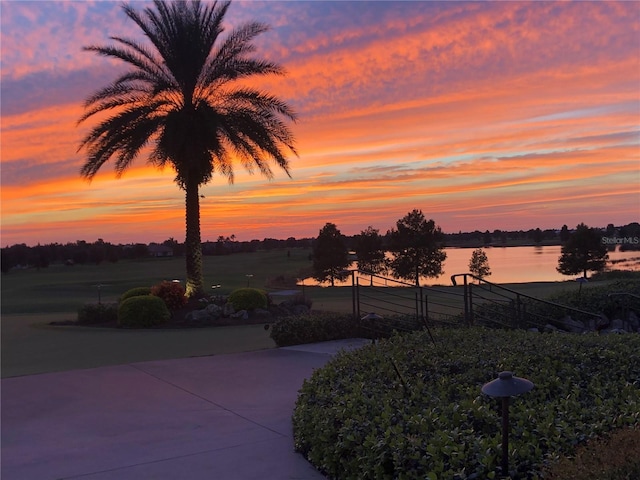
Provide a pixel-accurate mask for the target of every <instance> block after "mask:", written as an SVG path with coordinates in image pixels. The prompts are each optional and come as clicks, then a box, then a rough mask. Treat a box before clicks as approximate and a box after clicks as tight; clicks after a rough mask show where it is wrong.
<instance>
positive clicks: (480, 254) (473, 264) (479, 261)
mask: <svg viewBox="0 0 640 480" xmlns="http://www.w3.org/2000/svg"><path fill="white" fill-rule="evenodd" d="M469 271H470V272H471V273H472V274H474V275H475V276H476V277H480V278H484V277H488V276H489V275H491V268H489V259H488V258H487V254H486V252H485V251H484V250H483V249H482V248H476V249H475V250H474V251H473V253H472V254H471V259H470V260H469Z"/></svg>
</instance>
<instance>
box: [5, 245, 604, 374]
mask: <svg viewBox="0 0 640 480" xmlns="http://www.w3.org/2000/svg"><path fill="white" fill-rule="evenodd" d="M310 253H311V251H310V250H309V249H295V248H292V249H282V250H271V251H258V252H254V253H243V254H235V255H228V256H219V257H205V258H204V272H205V285H206V286H207V287H210V286H211V285H218V284H219V285H220V288H219V289H216V290H209V291H211V292H212V293H219V294H228V293H230V292H231V291H232V290H234V289H236V288H239V287H245V286H247V284H250V285H251V286H252V287H257V288H265V289H267V290H269V291H273V290H274V289H277V288H285V289H286V288H289V289H290V288H293V289H297V290H301V291H303V292H304V294H305V295H306V296H307V297H309V298H310V299H311V300H312V301H313V309H314V310H322V311H330V312H338V313H350V312H351V311H352V308H353V307H352V297H351V288H349V287H347V288H324V287H311V286H295V283H293V284H292V283H291V281H292V279H295V278H296V277H298V276H307V273H302V272H308V271H309V268H310V265H311V261H310V260H309V254H310ZM184 271H185V265H184V259H183V258H157V259H156V258H149V259H144V260H137V261H121V262H118V263H115V264H111V263H103V264H100V265H76V266H73V267H66V266H63V265H51V266H50V267H49V268H46V269H41V270H35V269H30V270H14V271H12V272H11V273H9V274H7V275H3V276H2V284H1V292H2V304H1V313H2V320H1V322H0V326H1V328H2V376H14V375H25V374H32V373H42V372H46V371H55V370H65V369H71V368H89V367H93V366H99V365H106V364H115V363H126V362H129V361H141V360H147V359H152V358H158V359H160V358H177V357H180V356H190V355H206V354H214V353H230V351H231V350H233V349H235V350H233V351H245V350H250V349H259V348H272V347H274V346H275V344H274V343H273V341H272V340H271V339H270V338H269V336H268V332H264V330H260V329H262V326H257V327H256V326H253V327H246V328H245V329H240V330H237V331H234V330H233V329H231V328H229V329H220V328H217V329H197V330H195V331H185V332H179V331H171V332H117V331H104V330H100V329H96V328H95V327H93V328H78V327H70V328H67V327H55V328H53V327H50V326H49V325H48V324H49V323H50V322H51V321H60V320H75V319H76V318H77V311H78V309H79V308H80V307H81V306H82V305H84V304H86V303H93V302H97V301H98V295H100V299H101V301H103V302H111V301H116V300H117V299H118V297H119V296H120V295H121V294H122V293H124V292H125V291H126V290H128V289H130V288H133V287H139V286H151V285H154V284H156V283H159V282H161V281H162V280H173V279H182V278H184ZM247 275H252V277H247ZM278 277H280V278H279V280H280V282H276V281H275V280H278ZM283 279H284V280H285V282H282V280H283ZM287 282H288V284H287ZM598 283H599V282H593V284H589V285H588V286H586V288H588V287H589V286H591V285H596V284H598ZM98 285H102V286H101V287H98ZM508 286H509V287H511V288H513V289H515V290H518V291H520V292H522V293H526V294H528V295H532V296H536V297H541V298H544V297H545V296H548V295H550V294H552V293H557V292H558V291H560V290H570V289H575V288H576V285H575V282H541V283H528V284H526V283H522V284H514V285H508ZM439 288H443V289H447V290H452V289H454V290H455V289H456V288H457V289H460V287H452V286H448V287H439ZM583 288H585V287H583ZM452 298H453V297H452ZM455 307H456V305H451V308H454V309H455ZM238 328H239V327H238ZM240 333H242V335H240ZM243 336H246V342H243V340H242V338H243ZM225 339H226V340H225ZM225 342H226V344H225ZM230 349H231V350H230Z"/></svg>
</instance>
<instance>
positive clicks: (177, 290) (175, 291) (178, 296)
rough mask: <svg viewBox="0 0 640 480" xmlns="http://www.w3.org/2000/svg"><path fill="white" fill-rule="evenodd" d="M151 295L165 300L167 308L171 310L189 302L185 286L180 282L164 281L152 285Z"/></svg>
mask: <svg viewBox="0 0 640 480" xmlns="http://www.w3.org/2000/svg"><path fill="white" fill-rule="evenodd" d="M151 295H155V296H156V297H160V298H161V299H162V300H164V303H165V304H166V305H167V308H168V309H169V310H171V311H174V310H178V309H179V308H181V307H184V306H185V305H186V304H187V297H185V290H184V287H183V286H182V284H181V283H179V282H167V281H164V282H162V283H159V284H157V285H154V286H153V287H151Z"/></svg>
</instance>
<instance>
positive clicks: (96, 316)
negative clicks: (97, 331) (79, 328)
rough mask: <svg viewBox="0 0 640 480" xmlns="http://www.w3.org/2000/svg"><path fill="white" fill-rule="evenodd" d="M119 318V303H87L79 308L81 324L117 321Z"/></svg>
mask: <svg viewBox="0 0 640 480" xmlns="http://www.w3.org/2000/svg"><path fill="white" fill-rule="evenodd" d="M117 319H118V304H117V303H87V304H86V305H83V306H82V307H81V308H80V309H79V310H78V323H79V324H80V325H91V324H94V323H107V322H115V321H116V320H117Z"/></svg>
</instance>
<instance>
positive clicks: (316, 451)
mask: <svg viewBox="0 0 640 480" xmlns="http://www.w3.org/2000/svg"><path fill="white" fill-rule="evenodd" d="M433 333H434V336H435V340H436V344H435V345H434V344H432V343H431V341H430V338H429V336H428V333H427V332H420V333H411V334H405V335H402V336H394V337H392V338H391V339H390V340H385V341H381V342H379V343H378V344H377V345H371V346H365V347H364V348H361V349H359V350H357V351H354V352H349V353H341V354H339V355H338V356H336V357H335V358H334V359H333V360H331V361H330V362H329V363H328V364H327V365H326V366H325V367H324V368H321V369H318V370H316V371H315V372H314V373H313V375H312V377H311V378H310V379H309V380H307V381H305V382H304V384H303V387H302V389H301V391H300V395H299V397H298V400H297V402H296V407H295V410H294V414H293V428H294V441H295V447H296V450H298V451H299V452H302V453H303V454H304V455H305V456H306V457H307V458H308V459H309V460H310V461H311V463H312V464H314V465H315V466H316V467H317V468H318V469H319V470H320V471H322V472H323V473H325V474H326V475H327V476H329V477H330V478H334V479H341V478H342V479H344V478H403V479H433V478H437V479H441V478H446V479H452V480H454V479H455V480H471V479H490V478H499V477H500V473H501V472H500V458H501V445H500V442H501V423H500V415H499V401H497V400H496V399H492V398H489V397H487V396H485V395H482V394H481V393H480V389H481V387H482V385H483V384H485V383H486V382H489V381H491V380H493V379H495V378H496V377H497V375H498V373H499V372H500V371H503V370H512V371H513V372H514V373H515V374H516V375H518V376H521V377H526V378H528V379H529V380H531V381H532V382H533V383H534V384H535V387H534V389H533V390H531V391H530V392H528V393H526V394H524V395H522V396H520V397H517V398H514V399H513V400H512V404H511V406H510V430H511V433H510V437H509V446H510V450H509V455H510V459H509V465H510V467H511V469H512V470H511V471H510V472H509V473H510V475H511V478H519V479H534V478H541V472H542V468H543V466H544V464H545V463H547V462H552V461H554V460H555V459H557V458H558V457H559V456H560V455H570V454H571V453H572V452H573V451H574V450H575V447H576V445H578V444H580V443H582V442H585V441H587V440H589V439H591V438H596V437H598V436H600V435H602V434H604V433H606V432H608V431H611V430H612V429H616V428H622V427H625V426H632V425H638V424H639V423H640V391H639V390H638V378H640V363H639V362H634V361H629V358H637V352H638V351H639V349H640V336H637V335H617V336H614V335H607V336H598V335H596V334H589V335H541V334H535V333H531V332H526V331H520V330H518V331H503V330H490V329H482V328H465V329H446V330H443V329H438V330H435V331H434V332H433Z"/></svg>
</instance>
